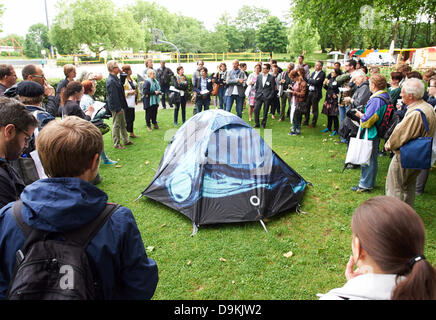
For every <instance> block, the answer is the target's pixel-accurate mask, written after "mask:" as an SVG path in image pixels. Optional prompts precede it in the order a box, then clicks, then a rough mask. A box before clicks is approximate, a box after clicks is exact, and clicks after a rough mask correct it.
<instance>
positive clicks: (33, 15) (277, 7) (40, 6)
mask: <svg viewBox="0 0 436 320" xmlns="http://www.w3.org/2000/svg"><path fill="white" fill-rule="evenodd" d="M46 1H47V8H48V16H49V22H50V23H51V20H52V19H53V18H54V17H55V15H56V10H55V4H56V2H57V0H46ZM89 1H92V0H89ZM134 2H135V0H117V1H114V3H116V4H117V5H119V6H120V7H121V6H124V5H125V4H130V3H134ZM148 2H153V1H151V0H150V1H148ZM155 2H156V3H158V4H159V5H161V6H164V7H166V8H167V9H168V10H169V11H170V12H173V13H180V14H182V15H184V16H191V17H194V18H196V19H198V20H200V21H203V22H204V25H205V27H206V28H208V29H209V30H211V29H212V28H213V26H214V25H215V23H216V22H217V21H218V18H219V17H220V16H221V15H222V14H223V13H225V12H227V13H229V14H230V16H232V17H235V16H236V14H237V11H238V9H239V8H241V7H242V6H243V5H250V6H255V7H258V8H266V9H269V10H270V12H271V14H272V15H274V16H277V17H278V18H279V19H280V20H282V21H285V15H286V14H288V12H289V7H290V0H273V1H265V0H218V1H210V0H200V1H199V0H158V1H155ZM0 3H3V4H4V7H5V9H6V11H5V13H4V14H3V17H2V18H1V22H2V25H3V32H2V33H0V36H1V37H4V36H6V35H8V34H11V33H15V34H19V35H22V36H25V35H26V33H27V30H28V29H29V27H30V26H31V25H32V24H35V23H44V24H46V15H45V6H44V0H0ZM268 4H272V5H271V6H269V7H268V6H267V5H268Z"/></svg>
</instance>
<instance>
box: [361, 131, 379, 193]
mask: <svg viewBox="0 0 436 320" xmlns="http://www.w3.org/2000/svg"><path fill="white" fill-rule="evenodd" d="M379 143H380V139H379V138H376V139H374V140H373V141H372V153H371V158H370V160H369V166H361V167H360V170H361V171H360V181H359V187H360V188H366V189H372V188H374V186H375V179H376V178H377V171H378V145H379Z"/></svg>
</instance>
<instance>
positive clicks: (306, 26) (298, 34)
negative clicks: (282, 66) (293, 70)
mask: <svg viewBox="0 0 436 320" xmlns="http://www.w3.org/2000/svg"><path fill="white" fill-rule="evenodd" d="M319 40H320V37H319V35H318V32H317V30H316V29H315V28H313V27H312V24H311V21H310V20H306V21H301V22H298V23H296V24H294V25H293V26H292V27H291V28H290V30H289V33H288V46H287V52H288V53H290V55H291V57H296V56H298V55H300V54H306V53H312V52H314V51H316V50H319V49H320V46H319Z"/></svg>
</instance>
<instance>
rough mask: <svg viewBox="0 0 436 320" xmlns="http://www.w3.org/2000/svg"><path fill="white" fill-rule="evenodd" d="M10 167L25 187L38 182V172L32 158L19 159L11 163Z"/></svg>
mask: <svg viewBox="0 0 436 320" xmlns="http://www.w3.org/2000/svg"><path fill="white" fill-rule="evenodd" d="M11 165H12V166H13V167H14V168H15V170H16V171H17V172H18V174H19V176H20V177H21V178H22V179H23V182H24V184H25V185H26V186H27V185H29V184H31V183H33V182H35V181H36V180H39V175H38V170H37V169H36V165H35V161H34V160H33V159H32V158H30V157H20V158H18V159H17V160H15V161H11Z"/></svg>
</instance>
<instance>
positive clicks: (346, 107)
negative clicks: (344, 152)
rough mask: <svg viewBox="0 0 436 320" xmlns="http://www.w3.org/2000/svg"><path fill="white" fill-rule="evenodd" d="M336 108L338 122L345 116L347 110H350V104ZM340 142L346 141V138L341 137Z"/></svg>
mask: <svg viewBox="0 0 436 320" xmlns="http://www.w3.org/2000/svg"><path fill="white" fill-rule="evenodd" d="M338 108H339V121H340V123H342V121H344V119H345V117H346V116H347V111H348V110H350V106H344V107H341V106H339V107H338ZM341 142H343V143H346V142H347V140H345V139H344V138H342V137H341Z"/></svg>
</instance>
